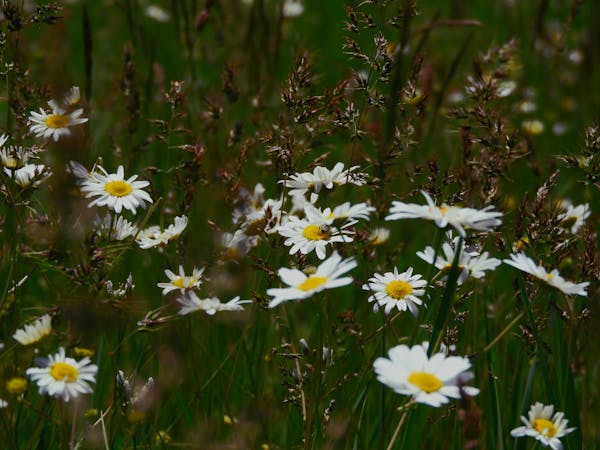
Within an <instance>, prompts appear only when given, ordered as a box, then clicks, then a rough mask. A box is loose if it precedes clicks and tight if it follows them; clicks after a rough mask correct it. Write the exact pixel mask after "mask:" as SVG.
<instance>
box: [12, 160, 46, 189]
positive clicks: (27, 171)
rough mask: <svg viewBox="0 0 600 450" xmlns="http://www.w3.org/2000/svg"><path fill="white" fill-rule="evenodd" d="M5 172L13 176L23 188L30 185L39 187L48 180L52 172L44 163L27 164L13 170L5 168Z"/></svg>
mask: <svg viewBox="0 0 600 450" xmlns="http://www.w3.org/2000/svg"><path fill="white" fill-rule="evenodd" d="M4 173H5V174H7V175H8V176H9V177H11V178H12V179H13V180H14V181H15V183H16V184H18V185H19V186H21V187H22V188H23V189H26V188H28V187H34V188H36V187H38V186H39V185H40V184H42V183H43V182H44V181H46V180H47V179H48V178H49V177H50V175H52V172H51V171H50V169H49V168H48V166H45V165H44V164H25V165H24V166H23V167H21V168H20V169H16V170H11V169H7V168H6V167H5V168H4Z"/></svg>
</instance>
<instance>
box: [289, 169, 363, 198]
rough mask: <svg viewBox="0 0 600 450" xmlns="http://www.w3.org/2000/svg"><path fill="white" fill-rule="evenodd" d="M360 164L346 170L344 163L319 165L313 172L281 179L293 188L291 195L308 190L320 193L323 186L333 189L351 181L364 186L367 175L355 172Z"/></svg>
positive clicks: (302, 193) (300, 193)
mask: <svg viewBox="0 0 600 450" xmlns="http://www.w3.org/2000/svg"><path fill="white" fill-rule="evenodd" d="M358 168H359V166H353V167H350V168H348V169H346V170H344V163H341V162H339V163H337V164H336V165H335V166H334V167H333V169H331V170H329V169H327V168H326V167H321V166H317V167H315V168H314V169H313V172H312V173H308V172H303V173H295V174H294V175H291V176H290V177H289V179H286V180H280V181H279V183H282V184H283V185H284V186H285V187H287V188H291V190H290V195H292V196H295V195H304V194H305V193H306V192H308V191H313V192H314V193H316V194H318V193H319V192H321V189H322V188H323V187H325V188H327V189H333V188H334V187H335V186H341V185H343V184H347V183H351V184H354V185H356V186H362V185H364V184H365V183H366V175H365V174H363V173H354V171H355V170H356V169H358Z"/></svg>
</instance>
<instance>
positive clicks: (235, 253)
mask: <svg viewBox="0 0 600 450" xmlns="http://www.w3.org/2000/svg"><path fill="white" fill-rule="evenodd" d="M255 243H256V239H251V238H249V237H248V236H246V234H245V233H244V232H243V231H242V230H236V231H235V233H233V234H231V233H223V234H222V235H221V246H222V247H223V248H224V249H225V252H224V255H223V257H224V259H235V260H238V259H241V258H243V257H244V256H246V255H247V254H248V252H249V251H250V249H251V248H252V247H253V246H254V244H255Z"/></svg>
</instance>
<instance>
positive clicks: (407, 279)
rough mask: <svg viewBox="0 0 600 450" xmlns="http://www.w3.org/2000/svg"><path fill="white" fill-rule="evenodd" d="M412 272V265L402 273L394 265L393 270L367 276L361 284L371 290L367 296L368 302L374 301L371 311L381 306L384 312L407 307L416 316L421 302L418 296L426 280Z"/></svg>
mask: <svg viewBox="0 0 600 450" xmlns="http://www.w3.org/2000/svg"><path fill="white" fill-rule="evenodd" d="M412 273H413V269H412V267H409V268H408V270H407V271H406V272H402V273H398V268H396V267H394V272H386V273H385V274H383V275H380V274H378V273H376V274H374V275H373V277H372V278H369V283H365V284H363V286H362V288H363V289H364V290H365V291H371V292H373V295H371V296H370V297H369V302H375V305H373V311H375V312H377V311H379V308H380V307H382V308H384V311H385V313H386V314H389V313H390V312H391V311H392V309H394V308H397V309H398V311H406V310H407V309H408V310H409V311H410V312H411V313H412V315H413V316H415V317H416V316H417V314H418V308H417V306H420V305H422V304H423V301H422V300H421V299H420V298H419V297H421V296H423V294H425V289H424V288H425V286H427V281H425V280H422V279H421V278H422V275H419V274H415V275H413V274H412Z"/></svg>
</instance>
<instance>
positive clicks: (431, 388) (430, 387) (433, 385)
mask: <svg viewBox="0 0 600 450" xmlns="http://www.w3.org/2000/svg"><path fill="white" fill-rule="evenodd" d="M406 380H407V381H408V382H409V383H410V384H414V385H415V386H417V387H418V388H419V389H421V390H422V391H423V392H427V393H428V394H429V393H430V392H436V391H439V390H440V388H441V387H442V386H443V385H444V383H442V382H441V381H440V379H439V378H438V377H436V376H435V375H432V374H430V373H427V372H413V373H411V374H410V375H409V376H408V378H407V379H406Z"/></svg>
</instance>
